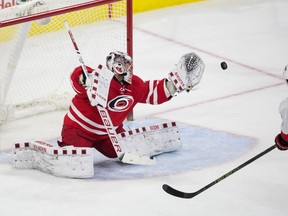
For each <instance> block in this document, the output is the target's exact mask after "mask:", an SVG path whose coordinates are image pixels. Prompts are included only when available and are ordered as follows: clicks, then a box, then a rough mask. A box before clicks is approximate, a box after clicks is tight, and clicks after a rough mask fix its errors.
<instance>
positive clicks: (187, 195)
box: [162, 184, 197, 199]
mask: <svg viewBox="0 0 288 216" xmlns="http://www.w3.org/2000/svg"><path fill="white" fill-rule="evenodd" d="M162 188H163V190H164V191H165V192H166V193H168V194H170V195H172V196H176V197H179V198H186V199H190V198H193V197H194V196H196V195H197V193H185V192H182V191H179V190H176V189H174V188H172V187H171V186H169V185H167V184H164V185H163V186H162Z"/></svg>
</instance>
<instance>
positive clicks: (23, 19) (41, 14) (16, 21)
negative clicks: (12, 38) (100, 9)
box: [0, 0, 133, 124]
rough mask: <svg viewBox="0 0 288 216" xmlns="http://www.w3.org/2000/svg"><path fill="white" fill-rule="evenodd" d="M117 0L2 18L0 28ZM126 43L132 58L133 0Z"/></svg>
mask: <svg viewBox="0 0 288 216" xmlns="http://www.w3.org/2000/svg"><path fill="white" fill-rule="evenodd" d="M119 1H121V0H98V1H95V0H94V1H89V2H84V3H79V4H75V5H71V6H66V7H61V8H57V9H51V10H48V11H45V12H39V13H37V14H30V15H28V16H22V17H17V18H12V19H7V20H2V21H0V28H4V27H8V26H13V25H16V24H21V23H26V22H30V21H34V20H39V19H43V18H49V17H53V16H56V15H60V14H64V13H68V12H74V11H80V10H84V9H88V8H92V7H97V6H101V5H104V4H112V3H115V2H119ZM126 43H127V47H126V49H127V50H126V52H127V54H128V55H129V56H131V58H132V59H133V0H126ZM127 120H129V121H132V120H133V111H132V112H131V113H130V114H129V115H128V117H127ZM0 124H1V123H0Z"/></svg>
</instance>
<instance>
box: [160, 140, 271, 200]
mask: <svg viewBox="0 0 288 216" xmlns="http://www.w3.org/2000/svg"><path fill="white" fill-rule="evenodd" d="M275 148H276V145H273V146H271V147H269V148H268V149H266V150H264V151H262V152H260V153H259V154H258V155H256V156H254V157H252V158H250V159H249V160H248V161H246V162H244V163H242V164H241V165H239V166H238V167H236V168H234V169H232V170H230V171H229V172H227V173H226V174H224V175H222V176H221V177H219V178H218V179H216V180H214V181H212V182H211V183H209V184H208V185H206V186H204V187H203V188H201V189H199V190H197V191H195V192H192V193H185V192H182V191H178V190H176V189H174V188H172V187H171V186H169V185H167V184H164V185H163V186H162V188H163V190H164V191H165V192H167V193H168V194H170V195H172V196H176V197H179V198H186V199H190V198H193V197H195V196H196V195H198V194H200V193H202V192H203V191H205V190H207V189H208V188H210V187H212V186H213V185H215V184H217V183H219V182H220V181H222V180H224V179H225V178H227V177H229V176H230V175H232V174H234V173H235V172H237V171H239V170H240V169H242V168H243V167H245V166H247V165H248V164H250V163H252V162H253V161H255V160H257V159H258V158H260V157H262V156H263V155H265V154H267V153H268V152H270V151H272V150H273V149H275Z"/></svg>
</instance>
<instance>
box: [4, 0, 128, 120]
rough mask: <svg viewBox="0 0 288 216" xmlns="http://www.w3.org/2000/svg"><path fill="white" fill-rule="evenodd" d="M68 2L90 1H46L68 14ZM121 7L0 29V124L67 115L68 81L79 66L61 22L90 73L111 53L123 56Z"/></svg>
mask: <svg viewBox="0 0 288 216" xmlns="http://www.w3.org/2000/svg"><path fill="white" fill-rule="evenodd" d="M32 2H33V1H32ZM47 2H48V1H47ZM67 2H69V4H73V3H74V4H75V3H83V2H84V3H85V2H86V3H87V2H88V3H89V2H90V1H87V0H86V1H84V0H82V1H79V0H78V1H71V0H70V1H50V3H49V7H48V8H49V10H51V8H52V9H55V8H59V7H60V6H61V7H63V5H62V3H65V4H66V5H64V6H65V7H66V9H67ZM30 3H31V2H28V3H26V4H30ZM51 3H53V6H51ZM56 3H58V4H56ZM60 3H61V5H60ZM24 5H25V4H24ZM59 5H60V6H59ZM22 6H23V5H20V6H16V7H15V8H14V9H13V8H11V9H9V10H7V11H8V12H5V13H3V14H1V11H0V17H2V18H3V17H4V15H5V16H6V18H7V17H9V18H11V17H12V18H13V16H12V15H13V14H14V15H15V11H16V13H17V11H19V10H21V8H22ZM126 6H127V5H126V1H119V2H115V3H113V4H103V5H101V6H95V7H91V8H88V9H83V10H79V11H74V12H69V10H68V11H67V10H65V11H66V12H65V13H63V14H60V15H56V16H53V17H51V20H50V22H49V24H47V25H39V24H37V22H36V21H32V22H27V23H22V24H17V25H13V26H8V27H3V28H0V50H1V53H5V55H3V56H2V55H1V62H0V114H1V117H0V124H1V123H3V122H5V121H6V120H10V119H15V118H19V117H22V116H26V115H31V114H36V113H40V112H47V111H51V110H57V109H66V108H67V107H68V105H69V103H70V99H71V97H72V96H73V94H74V92H73V90H72V88H71V86H70V82H69V75H70V73H71V72H72V70H73V69H74V68H75V67H77V66H78V65H79V61H78V58H77V55H76V53H75V50H74V48H73V45H72V42H71V39H70V38H69V35H68V33H67V30H66V29H65V27H64V25H63V21H64V20H67V21H68V22H69V25H70V27H71V30H72V32H73V34H74V37H75V40H76V42H77V44H78V46H79V49H80V51H81V55H82V57H83V59H84V62H85V64H86V65H87V66H90V67H92V68H93V67H94V68H95V67H96V66H97V65H98V64H99V63H101V64H105V58H106V56H107V55H108V54H109V53H110V52H111V51H114V50H121V51H125V52H126V51H127V23H126V22H127V19H126V15H127V11H126V9H127V7H126ZM17 8H18V9H17ZM5 10H6V9H5ZM5 10H3V11H5ZM12 11H14V12H12ZM7 14H9V16H8V15H7ZM1 20H3V19H1ZM48 21H49V20H48ZM38 23H39V21H38Z"/></svg>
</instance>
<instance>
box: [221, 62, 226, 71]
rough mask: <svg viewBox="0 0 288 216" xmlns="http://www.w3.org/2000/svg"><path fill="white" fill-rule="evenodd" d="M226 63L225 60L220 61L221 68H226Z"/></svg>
mask: <svg viewBox="0 0 288 216" xmlns="http://www.w3.org/2000/svg"><path fill="white" fill-rule="evenodd" d="M227 67H228V66H227V64H226V62H221V68H222V69H223V70H226V69H227Z"/></svg>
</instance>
